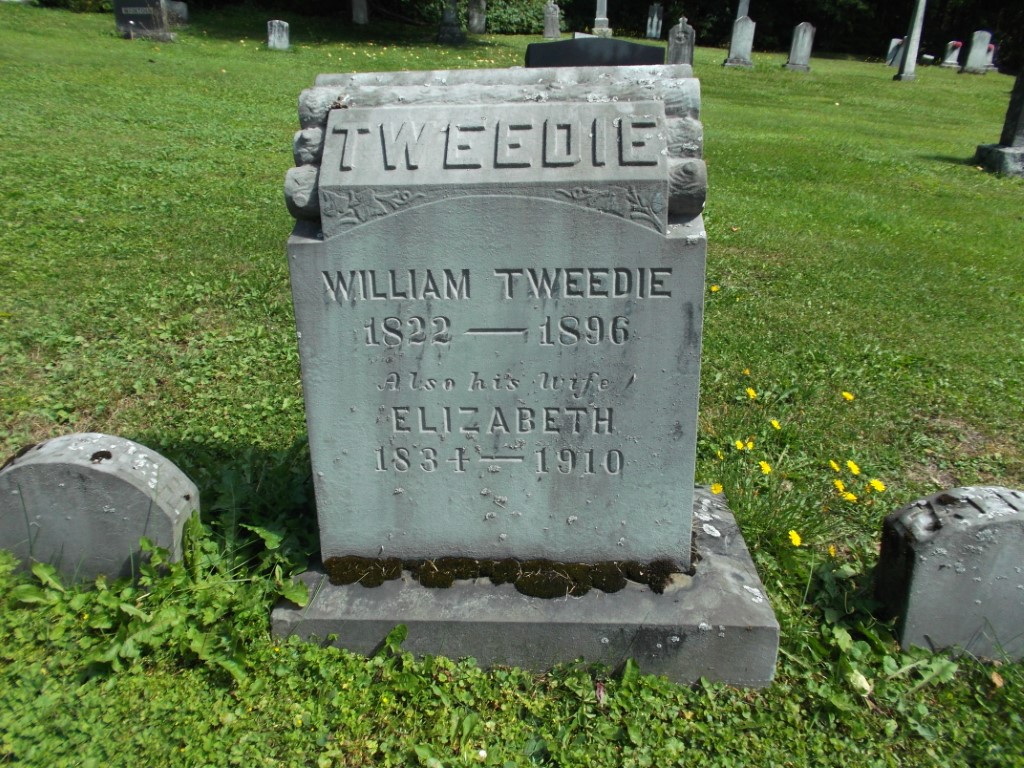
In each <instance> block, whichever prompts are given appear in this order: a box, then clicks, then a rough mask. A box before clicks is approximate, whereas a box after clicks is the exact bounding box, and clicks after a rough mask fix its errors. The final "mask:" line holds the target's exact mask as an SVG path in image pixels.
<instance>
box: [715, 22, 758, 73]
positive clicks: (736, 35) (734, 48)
mask: <svg viewBox="0 0 1024 768" xmlns="http://www.w3.org/2000/svg"><path fill="white" fill-rule="evenodd" d="M755 26H756V25H755V24H754V22H753V20H751V18H750V17H749V16H743V17H741V18H739V19H736V21H734V22H733V25H732V39H731V40H730V41H729V58H727V59H726V60H725V61H724V62H722V66H724V67H743V68H745V69H750V68H751V67H753V66H754V62H753V61H752V60H751V58H750V56H751V52H752V51H753V48H754V27H755Z"/></svg>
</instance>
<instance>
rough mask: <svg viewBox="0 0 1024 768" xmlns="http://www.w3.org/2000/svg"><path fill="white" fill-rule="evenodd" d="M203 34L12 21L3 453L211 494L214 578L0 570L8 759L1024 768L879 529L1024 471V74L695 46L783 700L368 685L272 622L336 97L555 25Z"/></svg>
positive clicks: (515, 48) (213, 26)
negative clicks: (303, 228)
mask: <svg viewBox="0 0 1024 768" xmlns="http://www.w3.org/2000/svg"><path fill="white" fill-rule="evenodd" d="M275 15H277V16H278V17H279V18H284V19H285V20H287V21H289V22H290V23H291V33H292V41H293V48H292V50H291V51H289V52H287V53H275V52H271V51H268V50H266V47H265V45H264V43H263V36H264V34H265V22H266V18H265V17H264V16H263V15H260V14H259V13H257V12H255V11H253V10H252V9H251V8H241V9H228V10H225V11H220V12H216V13H205V14H204V13H197V14H195V18H194V21H193V25H192V26H191V27H190V28H187V29H184V30H181V31H180V33H179V37H178V41H177V42H176V43H173V44H168V43H153V42H147V41H141V40H137V41H133V42H128V41H123V40H119V39H117V38H116V37H115V35H114V30H113V26H114V25H113V20H112V19H111V18H110V17H109V16H93V15H73V14H69V13H64V12H57V11H49V10H41V9H37V8H31V7H26V6H22V5H20V4H3V5H0V65H2V69H3V72H4V77H3V78H2V79H0V97H2V103H3V105H4V106H3V109H2V110H0V136H2V137H3V138H2V139H0V141H2V146H3V151H2V152H0V198H2V200H3V206H2V207H0V274H2V277H3V285H4V290H3V291H2V292H0V358H2V360H3V366H4V375H3V377H2V378H0V403H2V405H0V409H2V411H0V413H2V417H0V418H2V427H0V451H2V452H3V453H5V454H10V453H13V452H14V451H15V450H17V449H18V448H19V447H21V446H22V445H24V444H27V443H31V442H36V441H39V440H42V439H46V438H48V437H52V436H55V435H57V434H61V433H64V432H70V431H87V430H98V431H105V432H111V433H117V434H120V435H124V436H126V437H130V438H132V439H135V440H138V441H140V442H142V443H144V444H147V445H151V446H152V447H153V448H155V449H157V450H159V451H161V452H162V453H164V454H165V455H167V456H168V457H169V458H171V459H172V460H173V461H175V462H176V463H178V464H179V465H180V466H181V467H182V468H183V469H185V471H186V472H188V473H189V474H190V475H191V476H192V477H193V478H194V479H195V480H196V481H197V482H198V483H199V485H200V487H201V491H202V498H203V521H202V523H198V522H196V523H194V524H193V525H192V526H191V527H190V529H189V531H188V536H187V546H186V557H185V560H184V562H182V563H169V562H167V561H166V553H164V552H161V551H160V550H158V549H154V548H152V547H149V549H150V555H151V559H150V561H149V565H148V566H146V568H145V569H144V571H143V573H142V576H141V578H139V579H138V580H137V581H136V582H109V583H108V582H105V581H103V580H100V581H99V582H97V583H96V584H93V585H86V586H70V585H65V584H62V583H60V581H59V580H58V578H57V577H56V575H55V573H54V571H53V570H52V569H50V568H48V567H47V566H45V565H37V566H36V567H35V568H34V569H33V572H32V573H30V574H24V573H18V572H16V571H15V569H14V564H13V561H12V560H11V559H10V557H9V556H6V555H0V690H2V691H3V693H2V695H0V763H5V764H12V765H13V764H18V765H40V766H47V768H50V767H51V766H63V765H87V766H88V765H92V766H100V765H102V766H112V765H129V764H131V765H139V764H143V765H161V766H163V765H166V766H175V765H182V766H186V765H187V766H196V765H211V766H225V765H240V764H244V765H247V766H252V765H288V766H295V765H309V766H318V767H319V768H328V767H329V766H362V765H415V764H420V765H426V766H440V765H443V766H455V765H466V764H469V765H476V764H479V765H504V766H508V765H513V766H514V765H551V766H555V765H558V766H577V765H580V766H583V765H595V766H642V765H695V766H699V765H713V766H725V765H737V766H747V765H815V766H830V765H836V766H840V765H841V766H844V768H849V767H850V766H926V765H932V766H946V765H959V764H963V765H978V766H1012V765H1024V757H1022V748H1021V746H1020V745H1021V744H1022V743H1024V724H1022V722H1021V712H1022V711H1024V696H1022V693H1021V691H1022V685H1024V675H1022V669H1024V666H1022V665H1021V664H1019V663H1003V664H999V665H996V664H992V663H982V662H980V661H977V660H974V659H971V658H969V657H960V658H958V659H955V660H954V659H951V658H949V657H947V656H945V655H933V654H930V653H926V652H923V651H919V650H912V649H900V648H898V647H897V645H896V644H895V643H894V641H893V637H892V631H891V627H890V626H888V625H886V624H884V623H880V622H879V621H877V620H876V618H875V617H874V613H873V609H874V606H873V605H872V602H871V600H870V597H869V595H870V585H871V569H872V567H873V565H874V563H875V561H876V559H877V540H878V531H879V528H880V524H881V520H882V518H883V517H884V515H885V514H886V513H887V512H889V511H891V510H893V509H895V508H897V507H898V506H900V505H901V504H903V503H905V502H907V501H909V500H910V499H912V498H915V497H917V496H920V495H922V494H925V493H930V492H932V491H935V490H937V489H939V488H943V487H950V486H954V485H962V484H972V483H997V484H1004V485H1010V486H1020V485H1021V484H1022V481H1024V462H1022V453H1021V445H1024V439H1022V438H1024V399H1022V394H1021V389H1020V382H1021V380H1022V379H1024V354H1022V352H1024V336H1022V334H1021V330H1020V317H1021V311H1022V310H1024V292H1022V289H1021V286H1022V285H1024V261H1022V260H1021V258H1020V241H1021V233H1022V232H1024V217H1022V212H1021V211H1022V207H1021V201H1022V196H1024V182H1022V181H1021V180H1014V179H1005V178H998V177H995V176H992V175H989V174H987V173H984V172H981V171H980V170H979V169H977V168H975V167H974V166H973V164H972V163H971V162H970V158H971V156H972V154H973V150H974V146H975V145H976V144H979V143H988V142H994V141H996V140H997V139H998V136H999V132H1000V127H1001V123H1002V119H1003V115H1004V113H1005V110H1006V105H1007V100H1008V97H1009V89H1010V86H1011V81H1010V79H1009V78H1006V77H1003V76H999V75H995V74H989V75H986V76H985V77H967V76H958V75H956V74H955V73H954V72H950V71H947V70H940V69H937V68H921V69H919V70H918V80H917V81H916V82H914V83H894V82H892V80H891V74H892V71H891V70H890V69H887V68H885V67H884V66H883V65H881V64H879V63H866V62H857V61H840V60H830V59H818V58H815V59H813V60H812V71H811V72H810V73H809V74H800V73H792V72H788V71H786V70H784V69H783V68H782V67H781V64H782V63H783V62H784V60H785V55H784V54H777V55H776V54H755V57H754V60H755V67H754V69H753V70H752V71H736V70H726V69H723V68H722V67H721V66H720V65H721V62H722V60H723V59H724V58H725V52H724V51H720V50H713V49H703V48H702V49H698V51H697V61H696V67H695V69H696V72H697V74H698V76H700V78H701V83H702V90H703V105H704V112H703V120H704V125H705V132H706V146H705V156H706V159H707V161H708V168H709V175H710V180H711V182H710V197H709V201H708V206H707V210H706V215H705V224H706V227H707V230H708V238H709V243H710V252H709V256H708V281H707V286H708V288H707V295H706V312H705V329H704V358H703V376H702V397H701V416H700V440H699V445H698V474H699V479H700V480H701V482H704V483H706V484H709V485H711V486H712V487H713V489H714V490H715V491H716V492H718V493H723V494H725V495H726V496H727V497H728V499H729V501H730V504H731V506H732V508H733V510H734V511H735V512H736V514H737V517H738V519H739V520H740V523H741V525H742V527H743V530H744V533H745V536H746V538H747V542H748V544H749V546H750V548H751V550H752V552H753V556H754V558H755V561H756V563H757V566H758V569H759V571H760V573H761V576H762V578H763V580H764V582H765V585H766V587H767V589H768V592H769V595H770V596H771V599H772V602H773V607H774V609H775V611H776V614H777V616H778V617H779V620H780V622H781V624H782V649H781V656H780V662H779V666H778V675H777V679H776V682H775V683H774V684H773V685H771V686H770V687H768V688H766V689H764V690H760V691H744V690H735V689H731V688H728V687H725V686H720V685H711V684H700V685H697V686H694V687H692V688H690V687H684V686H677V685H673V684H670V683H668V682H666V681H665V680H663V679H658V678H653V677H648V676H644V675H641V674H639V673H638V671H637V669H636V667H635V666H634V665H632V664H627V665H626V667H625V668H624V669H622V670H618V671H612V670H605V669H598V668H594V667H590V666H587V665H585V664H582V663H579V664H573V665H567V666H565V667H561V668H558V669H555V670H553V671H551V672H550V673H548V674H544V675H533V674H529V673H526V672H523V671H521V670H516V669H495V670H491V671H482V670H480V669H478V668H477V666H476V665H475V664H474V663H473V662H472V660H448V659H444V658H426V659H419V660H417V659H414V658H412V657H411V656H410V655H409V654H408V653H406V652H404V651H403V649H402V645H401V640H402V630H401V628H396V630H395V632H394V633H392V635H391V636H390V637H389V639H388V642H387V643H386V644H385V647H384V648H383V649H382V651H381V652H380V653H379V654H377V655H376V656H374V657H373V658H371V659H364V658H362V657H358V656H355V655H352V654H349V653H346V652H344V651H339V650H337V649H334V648H331V647H329V646H326V645H325V646H320V645H315V644H305V643H301V642H293V641H289V642H278V641H275V640H273V639H272V638H271V637H270V635H269V632H268V627H267V620H268V612H269V608H270V606H271V604H272V603H273V602H274V601H275V600H277V599H279V598H280V597H281V596H282V595H286V596H288V597H290V598H291V599H293V600H295V601H297V602H300V603H301V602H303V601H304V600H305V599H306V597H307V596H306V595H305V594H304V592H303V590H302V589H301V588H299V587H294V586H292V582H291V579H290V576H291V575H292V574H294V573H296V572H298V571H300V570H302V568H303V567H304V565H305V563H306V558H307V557H309V556H310V555H311V554H313V553H315V552H316V549H317V542H316V539H315V531H316V523H315V519H314V514H313V511H312V500H311V493H310V485H309V461H308V454H307V451H306V449H305V446H304V433H305V425H304V418H303V407H302V392H301V386H300V379H299V369H298V361H297V355H296V349H295V343H294V325H293V318H292V312H291V303H290V294H289V288H288V276H287V269H286V265H285V258H284V242H285V238H286V236H287V233H288V232H289V230H290V228H291V220H290V218H289V216H288V214H287V212H286V210H285V207H284V205H283V200H282V195H281V184H282V179H283V175H284V172H285V170H286V169H287V168H288V166H289V165H290V164H291V157H290V152H289V149H288V148H289V146H290V142H291V136H292V134H293V132H294V131H295V130H296V128H297V121H296V114H295V99H296V96H297V94H298V93H299V91H300V90H301V89H302V88H304V87H307V86H309V85H310V84H311V83H312V81H313V78H314V77H315V75H316V74H318V73H320V72H327V71H338V72H341V71H354V70H398V69H424V68H458V67H506V66H512V65H518V64H520V63H521V62H522V60H523V54H524V50H525V46H526V44H527V43H529V42H535V41H537V40H538V38H526V37H496V36H485V37H481V38H477V39H474V40H472V41H471V42H470V43H469V44H468V45H466V46H465V47H462V48H459V49H450V48H445V47H442V46H438V45H436V44H434V43H433V42H432V41H431V39H430V31H429V30H420V29H411V28H402V27H393V26H388V25H387V24H378V23H374V24H373V25H371V26H370V27H368V28H365V29H360V30H354V29H352V28H350V27H347V26H344V25H342V24H340V23H338V22H337V21H332V20H324V19H307V18H302V17H296V16H294V15H290V14H289V13H288V12H287V11H285V12H282V13H280V14H275Z"/></svg>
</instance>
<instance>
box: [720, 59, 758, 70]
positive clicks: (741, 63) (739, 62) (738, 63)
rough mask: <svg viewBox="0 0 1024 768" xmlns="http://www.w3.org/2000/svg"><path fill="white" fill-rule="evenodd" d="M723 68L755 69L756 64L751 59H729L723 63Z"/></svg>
mask: <svg viewBox="0 0 1024 768" xmlns="http://www.w3.org/2000/svg"><path fill="white" fill-rule="evenodd" d="M722 66H723V67H743V69H753V68H754V62H753V61H751V60H750V59H739V58H729V59H726V60H725V61H723V62H722Z"/></svg>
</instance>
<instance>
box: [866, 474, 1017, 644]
mask: <svg viewBox="0 0 1024 768" xmlns="http://www.w3.org/2000/svg"><path fill="white" fill-rule="evenodd" d="M875 594H876V597H877V599H878V600H879V602H881V603H882V604H883V606H885V613H886V614H887V615H888V616H891V617H895V618H896V620H897V622H896V631H897V633H898V635H899V639H900V644H901V645H903V646H905V647H909V646H912V645H916V646H919V647H922V648H927V649H929V650H933V651H937V650H941V649H947V648H956V649H959V650H961V651H964V652H967V653H970V654H972V655H975V656H980V657H984V658H994V659H1012V660H1016V659H1020V658H1022V657H1024V494H1022V493H1021V492H1019V491H1012V490H1009V489H1006V488H999V487H970V488H955V489H953V490H951V491H944V492H942V493H937V494H935V495H933V496H929V497H927V498H925V499H921V500H919V501H915V502H914V503H913V504H910V505H909V506H907V507H904V508H903V509H901V510H899V511H897V512H894V513H893V514H891V515H889V516H888V517H887V518H886V519H885V523H884V526H883V529H882V549H881V554H880V557H879V562H878V568H877V569H876V571H875Z"/></svg>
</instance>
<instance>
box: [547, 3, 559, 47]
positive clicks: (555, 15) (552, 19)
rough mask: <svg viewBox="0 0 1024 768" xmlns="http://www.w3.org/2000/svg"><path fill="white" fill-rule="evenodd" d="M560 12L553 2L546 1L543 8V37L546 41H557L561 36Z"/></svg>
mask: <svg viewBox="0 0 1024 768" xmlns="http://www.w3.org/2000/svg"><path fill="white" fill-rule="evenodd" d="M560 22H561V11H560V10H559V8H558V4H557V3H556V2H555V0H548V2H547V4H546V5H545V6H544V37H545V38H546V39H547V40H557V39H558V38H560V37H561V36H562V30H561V23H560Z"/></svg>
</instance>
